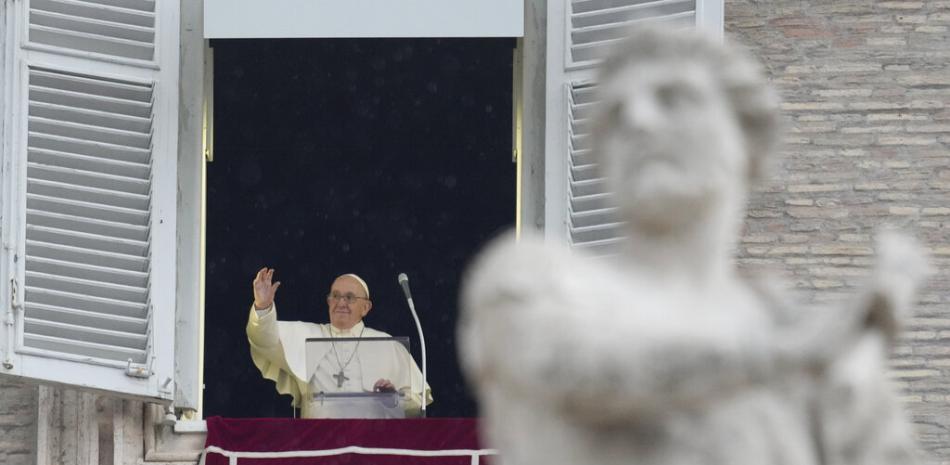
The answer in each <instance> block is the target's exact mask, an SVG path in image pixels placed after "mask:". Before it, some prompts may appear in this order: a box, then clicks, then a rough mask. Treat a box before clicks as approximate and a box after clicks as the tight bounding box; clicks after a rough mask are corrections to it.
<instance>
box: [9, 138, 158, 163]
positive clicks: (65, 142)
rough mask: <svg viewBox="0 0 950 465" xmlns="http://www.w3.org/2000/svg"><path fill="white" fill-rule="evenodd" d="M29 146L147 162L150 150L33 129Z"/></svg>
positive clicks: (118, 159) (104, 157)
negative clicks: (44, 132)
mask: <svg viewBox="0 0 950 465" xmlns="http://www.w3.org/2000/svg"><path fill="white" fill-rule="evenodd" d="M27 143H28V144H29V148H30V149H33V148H40V149H44V148H45V149H49V150H56V151H60V152H68V153H75V154H78V155H86V156H94V157H99V158H103V159H106V160H117V161H125V162H130V163H139V164H147V163H148V160H149V151H148V150H147V149H138V148H135V147H126V146H121V145H116V144H109V143H106V142H97V141H91V140H84V139H76V138H73V137H66V136H60V135H55V134H42V133H38V132H35V131H31V132H30V134H29V139H28V140H27Z"/></svg>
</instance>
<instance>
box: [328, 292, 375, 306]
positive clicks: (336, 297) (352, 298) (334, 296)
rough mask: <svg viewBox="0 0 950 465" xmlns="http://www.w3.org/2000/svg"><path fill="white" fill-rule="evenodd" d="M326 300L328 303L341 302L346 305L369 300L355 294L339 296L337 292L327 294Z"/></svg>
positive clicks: (348, 293)
mask: <svg viewBox="0 0 950 465" xmlns="http://www.w3.org/2000/svg"><path fill="white" fill-rule="evenodd" d="M327 300H328V301H330V302H335V301H337V300H343V301H345V302H346V303H348V304H351V303H353V302H356V301H357V300H369V298H368V297H360V296H358V295H356V294H353V293H350V292H347V293H346V294H340V293H337V292H331V293H329V294H327Z"/></svg>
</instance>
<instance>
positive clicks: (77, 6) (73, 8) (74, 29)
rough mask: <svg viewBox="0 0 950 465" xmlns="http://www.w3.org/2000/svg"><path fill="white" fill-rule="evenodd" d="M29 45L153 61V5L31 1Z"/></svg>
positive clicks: (58, 0)
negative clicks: (31, 43)
mask: <svg viewBox="0 0 950 465" xmlns="http://www.w3.org/2000/svg"><path fill="white" fill-rule="evenodd" d="M29 40H30V42H33V43H37V44H42V45H47V46H52V47H58V48H62V49H68V50H77V51H82V52H92V53H96V54H99V55H103V56H107V57H116V58H121V59H132V60H143V61H152V60H154V58H155V4H154V3H152V2H109V1H101V0H99V1H96V0H32V1H31V3H30V27H29Z"/></svg>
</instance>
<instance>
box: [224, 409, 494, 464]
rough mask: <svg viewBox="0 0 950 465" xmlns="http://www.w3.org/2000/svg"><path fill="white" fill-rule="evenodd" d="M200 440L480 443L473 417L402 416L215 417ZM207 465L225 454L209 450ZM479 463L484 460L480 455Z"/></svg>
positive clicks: (299, 445) (251, 445)
mask: <svg viewBox="0 0 950 465" xmlns="http://www.w3.org/2000/svg"><path fill="white" fill-rule="evenodd" d="M207 424H208V439H207V441H206V443H205V445H206V446H217V447H220V448H222V449H224V450H229V451H239V452H277V451H307V450H324V449H337V448H342V447H347V446H362V447H377V448H387V449H416V450H454V449H480V448H481V447H482V446H480V445H479V442H478V434H477V430H478V426H477V420H476V419H473V418H418V419H405V420H295V419H284V418H221V417H211V418H208V420H207ZM470 460H471V459H470V457H406V456H383V455H362V454H344V455H337V456H331V457H312V458H271V459H249V458H241V459H239V461H238V464H239V465H276V464H282V465H283V464H290V465H305V464H306V465H343V464H347V465H358V464H373V465H397V464H398V465H407V464H418V465H436V464H439V465H468V464H469V463H470ZM206 463H207V464H208V465H227V463H228V459H227V458H226V457H224V456H222V455H219V454H216V453H209V454H208V456H207V461H206ZM481 463H482V464H487V463H488V460H487V459H486V458H484V457H483V458H482V460H481Z"/></svg>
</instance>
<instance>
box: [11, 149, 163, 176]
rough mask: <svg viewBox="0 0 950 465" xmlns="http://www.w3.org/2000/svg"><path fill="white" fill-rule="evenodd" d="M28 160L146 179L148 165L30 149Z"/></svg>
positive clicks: (57, 151)
mask: <svg viewBox="0 0 950 465" xmlns="http://www.w3.org/2000/svg"><path fill="white" fill-rule="evenodd" d="M29 154H30V159H31V160H33V161H35V162H36V163H38V164H41V165H51V166H61V167H63V168H72V169H77V170H79V169H81V170H86V171H95V172H99V173H103V174H112V175H116V176H124V177H129V178H139V179H147V178H148V175H149V167H148V165H145V164H142V163H130V162H124V161H117V160H110V159H107V158H100V157H90V156H87V155H80V154H75V153H68V152H62V151H59V150H50V149H42V148H37V147H32V148H30V149H29Z"/></svg>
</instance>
